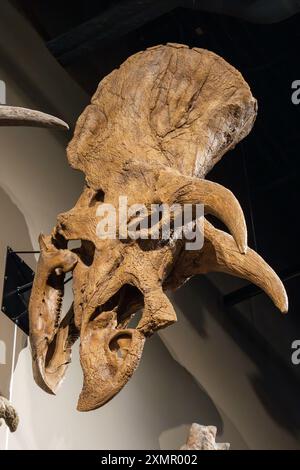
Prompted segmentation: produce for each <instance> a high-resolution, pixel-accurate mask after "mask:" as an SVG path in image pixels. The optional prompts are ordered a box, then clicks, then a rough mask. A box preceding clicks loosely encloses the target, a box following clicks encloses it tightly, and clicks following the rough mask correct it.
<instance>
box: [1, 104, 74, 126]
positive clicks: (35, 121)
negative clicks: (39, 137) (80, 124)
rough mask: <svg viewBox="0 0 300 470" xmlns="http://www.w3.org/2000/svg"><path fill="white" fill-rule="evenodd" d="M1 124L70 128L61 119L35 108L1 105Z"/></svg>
mask: <svg viewBox="0 0 300 470" xmlns="http://www.w3.org/2000/svg"><path fill="white" fill-rule="evenodd" d="M0 126H28V127H57V128H58V129H66V130H67V129H69V126H68V124H67V123H66V122H64V121H62V120H61V119H59V118H57V117H54V116H51V115H50V114H45V113H42V112H40V111H35V110H33V109H27V108H19V107H17V106H5V105H0Z"/></svg>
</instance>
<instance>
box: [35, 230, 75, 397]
mask: <svg viewBox="0 0 300 470" xmlns="http://www.w3.org/2000/svg"><path fill="white" fill-rule="evenodd" d="M52 241H53V240H52V238H51V236H49V237H44V236H42V235H41V236H40V239H39V242H40V248H41V255H40V259H39V262H38V266H37V273H36V276H35V279H34V283H33V288H32V294H31V298H30V303H29V322H30V342H31V348H32V357H33V373H34V378H35V380H36V382H37V383H38V385H39V386H40V387H41V388H43V389H44V390H45V391H47V392H48V393H56V390H57V388H58V387H59V384H60V383H61V381H62V379H63V376H64V372H65V369H66V365H67V363H68V362H69V360H70V347H69V343H71V338H70V335H71V334H73V332H74V331H73V326H72V325H73V314H72V313H70V314H68V315H67V316H66V317H65V318H64V319H63V321H62V322H60V313H61V305H62V298H63V293H64V278H65V274H66V273H67V272H69V271H72V270H73V269H74V267H75V265H76V263H77V256H76V255H75V254H74V253H72V252H71V251H69V250H66V249H58V248H56V247H55V246H54V244H53V243H52Z"/></svg>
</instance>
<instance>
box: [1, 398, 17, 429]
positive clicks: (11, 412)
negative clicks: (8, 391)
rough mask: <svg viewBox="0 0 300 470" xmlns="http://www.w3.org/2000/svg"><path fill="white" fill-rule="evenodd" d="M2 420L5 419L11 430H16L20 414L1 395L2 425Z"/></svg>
mask: <svg viewBox="0 0 300 470" xmlns="http://www.w3.org/2000/svg"><path fill="white" fill-rule="evenodd" d="M2 420H4V421H5V423H6V424H7V426H8V427H9V429H10V431H11V432H15V431H16V429H17V427H18V424H19V417H18V414H17V412H16V410H15V408H14V407H13V406H12V404H11V403H10V402H9V401H8V400H7V399H6V398H4V397H1V396H0V425H1V421H2Z"/></svg>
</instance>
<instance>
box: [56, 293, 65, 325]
mask: <svg viewBox="0 0 300 470" xmlns="http://www.w3.org/2000/svg"><path fill="white" fill-rule="evenodd" d="M62 302H63V298H62V292H61V291H58V297H57V301H56V318H55V328H58V327H59V323H60V315H61V307H62Z"/></svg>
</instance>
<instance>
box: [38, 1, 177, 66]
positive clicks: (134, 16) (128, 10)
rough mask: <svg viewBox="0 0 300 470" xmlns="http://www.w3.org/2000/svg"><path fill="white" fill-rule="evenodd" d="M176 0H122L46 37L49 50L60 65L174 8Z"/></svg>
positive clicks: (66, 63)
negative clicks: (91, 16) (62, 31)
mask: <svg viewBox="0 0 300 470" xmlns="http://www.w3.org/2000/svg"><path fill="white" fill-rule="evenodd" d="M179 4H180V1H179V0H123V1H121V2H116V3H115V5H114V6H113V7H111V8H109V9H107V10H105V11H104V12H103V13H101V15H99V16H97V17H95V18H92V19H91V20H89V21H86V22H85V23H83V24H81V25H79V26H77V27H75V28H73V29H72V30H71V31H68V32H67V33H64V34H62V35H60V36H58V37H57V38H55V39H53V40H51V41H49V42H48V43H47V46H48V48H49V50H50V52H51V53H52V54H53V55H54V56H55V57H56V58H57V59H58V61H59V62H60V63H61V64H63V65H68V64H70V63H72V62H73V61H74V60H76V59H77V58H78V57H80V56H82V55H84V54H86V53H88V52H90V51H92V50H94V49H95V48H96V47H98V46H99V45H101V44H103V43H107V42H110V41H113V40H115V39H118V38H120V37H122V36H124V35H125V34H127V33H129V32H130V31H133V30H136V29H138V28H139V27H140V26H142V25H144V24H145V23H148V22H149V21H151V20H154V19H155V18H158V17H160V16H162V15H163V14H164V13H167V12H169V11H171V10H173V9H175V8H176V7H177V6H178V5H179Z"/></svg>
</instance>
